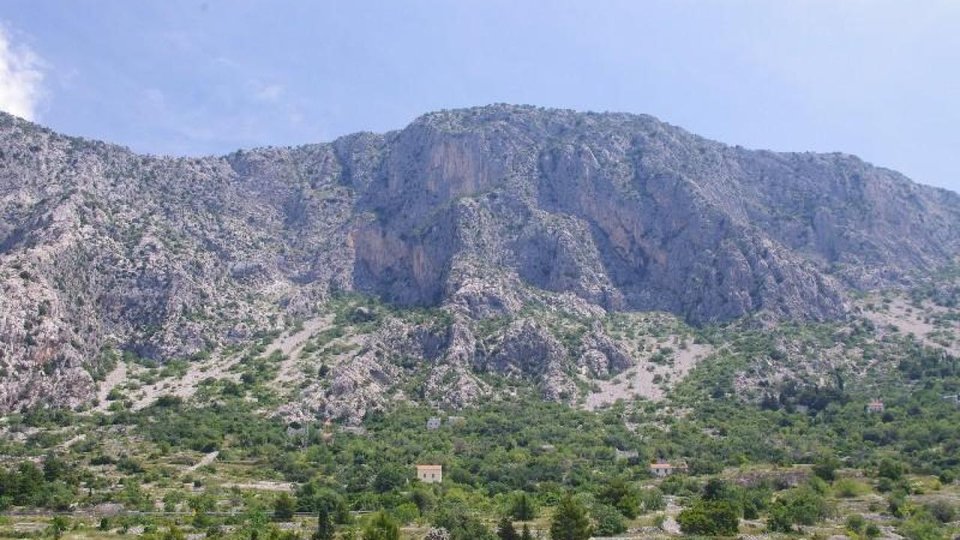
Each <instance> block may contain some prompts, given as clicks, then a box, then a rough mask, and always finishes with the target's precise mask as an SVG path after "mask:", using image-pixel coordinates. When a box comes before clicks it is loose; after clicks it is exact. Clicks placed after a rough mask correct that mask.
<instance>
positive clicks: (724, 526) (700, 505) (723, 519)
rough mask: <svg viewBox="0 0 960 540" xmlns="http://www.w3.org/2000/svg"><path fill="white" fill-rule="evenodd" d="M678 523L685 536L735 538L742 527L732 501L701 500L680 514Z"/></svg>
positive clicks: (738, 513) (737, 511)
mask: <svg viewBox="0 0 960 540" xmlns="http://www.w3.org/2000/svg"><path fill="white" fill-rule="evenodd" d="M677 523H679V524H680V530H681V531H683V532H684V534H693V535H700V536H733V535H735V534H737V531H738V529H739V526H740V512H739V509H738V508H737V507H736V506H735V505H734V504H733V503H731V502H730V501H712V500H700V501H697V502H696V503H694V505H693V506H691V507H690V508H687V509H685V510H683V511H682V512H680V515H678V516H677Z"/></svg>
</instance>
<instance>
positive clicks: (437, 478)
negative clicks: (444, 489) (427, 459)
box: [417, 465, 443, 484]
mask: <svg viewBox="0 0 960 540" xmlns="http://www.w3.org/2000/svg"><path fill="white" fill-rule="evenodd" d="M417 480H419V481H421V482H423V483H424V484H439V483H440V482H443V465H417Z"/></svg>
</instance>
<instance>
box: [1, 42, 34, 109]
mask: <svg viewBox="0 0 960 540" xmlns="http://www.w3.org/2000/svg"><path fill="white" fill-rule="evenodd" d="M41 68H42V62H41V61H40V58H39V57H38V56H37V55H36V54H34V52H33V51H31V50H30V49H29V48H27V47H25V46H23V45H19V46H15V45H14V44H13V43H12V42H11V39H10V34H9V32H7V31H6V30H4V28H3V26H0V110H2V111H6V112H8V113H11V114H15V115H17V116H20V117H22V118H26V119H28V120H33V119H34V117H35V115H36V112H37V105H38V104H39V102H40V97H41V96H42V95H43V86H42V85H43V71H42V69H41Z"/></svg>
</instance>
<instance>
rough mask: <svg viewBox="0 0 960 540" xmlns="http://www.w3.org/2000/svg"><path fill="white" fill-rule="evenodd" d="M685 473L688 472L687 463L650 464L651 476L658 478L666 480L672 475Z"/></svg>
mask: <svg viewBox="0 0 960 540" xmlns="http://www.w3.org/2000/svg"><path fill="white" fill-rule="evenodd" d="M685 472H687V465H686V464H685V463H676V464H674V463H667V462H666V461H658V462H656V463H651V464H650V474H652V475H653V476H655V477H657V478H666V477H667V476H670V475H671V474H676V473H685Z"/></svg>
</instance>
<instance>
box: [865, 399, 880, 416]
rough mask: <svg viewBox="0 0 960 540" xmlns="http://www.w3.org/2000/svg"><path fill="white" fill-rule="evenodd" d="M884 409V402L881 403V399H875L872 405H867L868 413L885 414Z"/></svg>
mask: <svg viewBox="0 0 960 540" xmlns="http://www.w3.org/2000/svg"><path fill="white" fill-rule="evenodd" d="M883 409H884V407H883V402H882V401H880V400H879V399H875V400H873V401H871V402H870V403H867V412H872V413H881V412H883Z"/></svg>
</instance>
